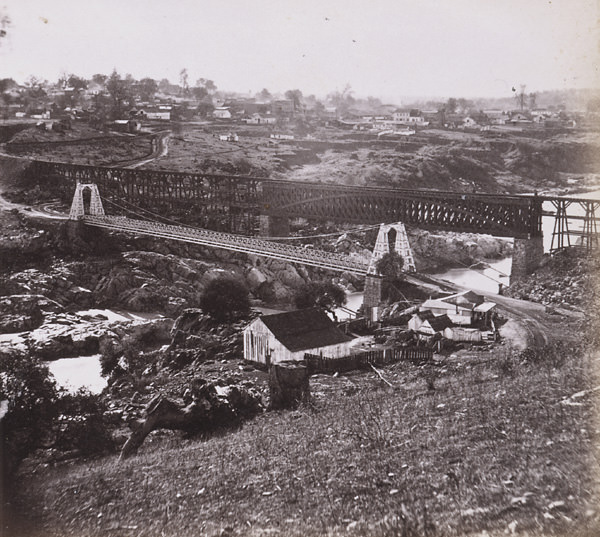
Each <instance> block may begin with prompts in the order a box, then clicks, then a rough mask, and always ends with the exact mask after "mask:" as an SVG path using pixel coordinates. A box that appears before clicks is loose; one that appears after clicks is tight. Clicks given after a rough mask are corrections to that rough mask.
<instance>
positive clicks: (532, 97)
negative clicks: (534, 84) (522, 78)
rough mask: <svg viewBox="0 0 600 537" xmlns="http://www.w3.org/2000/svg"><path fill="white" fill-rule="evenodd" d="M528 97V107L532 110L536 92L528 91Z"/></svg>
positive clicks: (534, 105) (534, 104)
mask: <svg viewBox="0 0 600 537" xmlns="http://www.w3.org/2000/svg"><path fill="white" fill-rule="evenodd" d="M528 98H529V109H530V110H534V109H535V107H536V101H537V93H530V94H529V96H528Z"/></svg>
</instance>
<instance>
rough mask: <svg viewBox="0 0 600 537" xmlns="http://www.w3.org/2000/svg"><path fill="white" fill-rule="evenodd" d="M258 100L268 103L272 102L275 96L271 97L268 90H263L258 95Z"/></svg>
mask: <svg viewBox="0 0 600 537" xmlns="http://www.w3.org/2000/svg"><path fill="white" fill-rule="evenodd" d="M258 98H259V99H260V100H261V101H263V102H266V101H270V100H271V99H272V98H273V96H272V95H271V92H270V91H269V90H268V89H267V88H263V89H262V90H261V92H260V93H259V94H258Z"/></svg>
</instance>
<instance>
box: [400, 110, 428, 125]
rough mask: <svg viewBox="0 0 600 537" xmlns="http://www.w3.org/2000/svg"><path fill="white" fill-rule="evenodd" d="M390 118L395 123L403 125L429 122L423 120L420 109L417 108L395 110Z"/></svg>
mask: <svg viewBox="0 0 600 537" xmlns="http://www.w3.org/2000/svg"><path fill="white" fill-rule="evenodd" d="M392 120H393V121H394V122H395V123H400V124H403V125H421V126H426V125H429V122H428V121H425V118H424V117H423V115H422V114H421V111H420V110H417V109H416V108H412V109H410V110H396V111H395V112H394V113H393V114H392Z"/></svg>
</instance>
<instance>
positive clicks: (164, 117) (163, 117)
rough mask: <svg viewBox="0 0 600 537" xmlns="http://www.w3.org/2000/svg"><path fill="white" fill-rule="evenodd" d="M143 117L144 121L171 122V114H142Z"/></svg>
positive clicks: (162, 112)
mask: <svg viewBox="0 0 600 537" xmlns="http://www.w3.org/2000/svg"><path fill="white" fill-rule="evenodd" d="M143 115H144V117H145V118H146V119H157V120H159V121H170V120H171V112H164V111H161V112H144V113H143Z"/></svg>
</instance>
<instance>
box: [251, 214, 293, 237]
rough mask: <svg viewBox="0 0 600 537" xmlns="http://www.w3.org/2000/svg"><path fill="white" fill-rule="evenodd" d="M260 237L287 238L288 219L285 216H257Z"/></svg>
mask: <svg viewBox="0 0 600 537" xmlns="http://www.w3.org/2000/svg"><path fill="white" fill-rule="evenodd" d="M258 234H259V236H260V237H287V236H288V235H289V234H290V219H289V218H286V217H285V216H267V215H265V214H261V215H260V216H259V231H258Z"/></svg>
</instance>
